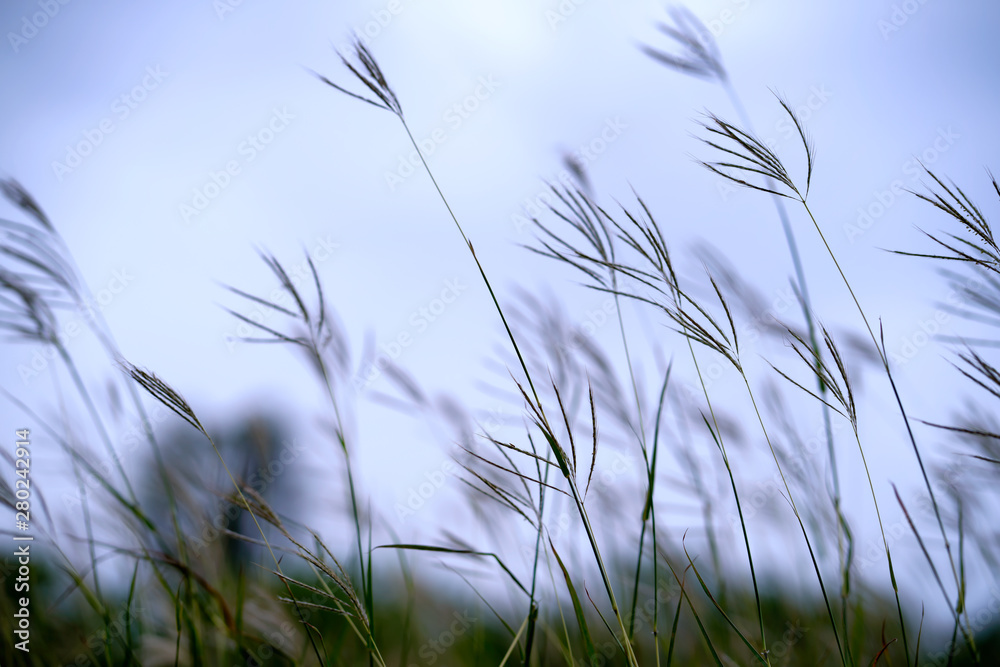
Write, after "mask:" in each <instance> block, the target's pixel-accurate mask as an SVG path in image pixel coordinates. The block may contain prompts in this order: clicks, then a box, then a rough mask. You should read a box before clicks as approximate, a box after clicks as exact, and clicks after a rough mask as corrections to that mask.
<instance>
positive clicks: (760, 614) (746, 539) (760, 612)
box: [675, 338, 771, 665]
mask: <svg viewBox="0 0 1000 667" xmlns="http://www.w3.org/2000/svg"><path fill="white" fill-rule="evenodd" d="M687 345H688V350H689V351H690V352H691V360H692V361H694V368H695V372H697V374H698V382H699V383H700V384H701V390H702V393H703V394H704V395H705V402H706V403H707V404H708V412H709V414H710V415H711V417H712V424H713V426H714V428H715V433H716V434H717V442H718V445H719V452H721V454H722V463H723V464H724V465H725V466H726V473H727V474H728V475H729V484H730V485H731V486H732V488H733V498H735V499H736V512H737V514H738V515H739V519H740V528H741V529H742V531H743V544H744V545H745V546H746V550H747V561H749V563H750V579H751V580H752V581H753V596H754V602H755V603H756V605H757V623H758V626H759V629H760V643H761V653H762V654H763V655H764V660H765V661H766V662H767V664H768V665H770V664H771V654H770V651H768V650H767V635H766V634H765V632H764V609H763V607H762V606H761V604H760V589H759V588H758V586H757V570H756V569H755V568H754V565H753V552H752V551H751V550H750V535H749V534H748V533H747V524H746V520H745V519H744V518H743V505H742V503H741V502H740V493H739V491H737V490H736V477H735V476H734V475H733V469H732V467H730V465H729V455H728V454H727V453H726V444H725V440H724V439H723V436H722V430H721V429H720V428H719V420H718V418H717V417H716V416H715V407H714V406H713V405H712V399H711V398H710V397H709V395H708V387H707V386H706V385H705V378H704V377H703V376H702V374H701V366H699V364H698V357H697V356H696V355H695V353H694V345H693V344H692V342H691V339H690V338H687ZM675 576H676V575H675Z"/></svg>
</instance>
